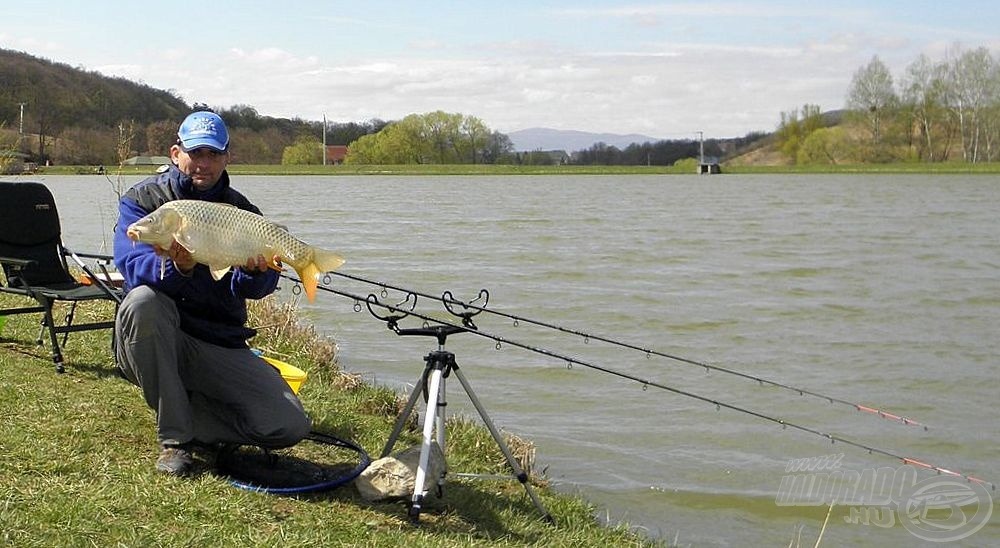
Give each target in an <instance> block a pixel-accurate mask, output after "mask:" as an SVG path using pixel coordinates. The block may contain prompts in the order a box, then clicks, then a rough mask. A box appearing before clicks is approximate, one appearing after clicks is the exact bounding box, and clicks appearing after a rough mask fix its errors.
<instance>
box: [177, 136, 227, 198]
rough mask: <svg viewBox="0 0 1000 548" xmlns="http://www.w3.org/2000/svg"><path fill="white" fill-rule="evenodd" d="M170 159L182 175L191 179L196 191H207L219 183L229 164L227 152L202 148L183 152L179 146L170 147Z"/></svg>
mask: <svg viewBox="0 0 1000 548" xmlns="http://www.w3.org/2000/svg"><path fill="white" fill-rule="evenodd" d="M170 158H171V159H172V160H173V161H174V163H175V164H177V168H178V169H180V170H181V172H182V173H184V174H185V175H187V176H188V177H191V180H192V181H194V186H195V188H197V189H198V190H208V189H210V188H212V187H213V186H215V183H217V182H219V177H222V172H223V171H224V170H225V169H226V165H228V164H229V152H228V151H226V152H218V151H215V150H212V149H210V148H206V147H202V148H196V149H194V150H189V151H187V152H184V149H182V148H181V147H180V146H179V145H174V146H172V147H170Z"/></svg>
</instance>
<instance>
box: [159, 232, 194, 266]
mask: <svg viewBox="0 0 1000 548" xmlns="http://www.w3.org/2000/svg"><path fill="white" fill-rule="evenodd" d="M153 250H154V251H156V254H157V255H160V256H165V257H169V258H170V260H171V261H172V262H173V263H174V268H176V269H177V270H179V271H180V273H181V274H190V273H191V271H192V270H194V265H196V264H197V262H196V261H195V260H194V258H193V257H192V256H191V252H190V251H188V250H187V249H184V246H182V245H181V244H179V243H177V240H174V241H173V243H171V244H170V248H169V249H163V248H162V247H160V246H158V245H155V244H154V245H153Z"/></svg>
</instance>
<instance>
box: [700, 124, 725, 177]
mask: <svg viewBox="0 0 1000 548" xmlns="http://www.w3.org/2000/svg"><path fill="white" fill-rule="evenodd" d="M717 173H722V168H721V167H719V159H718V158H715V157H711V156H709V157H707V158H706V157H705V132H704V131H699V132H698V175H714V174H717Z"/></svg>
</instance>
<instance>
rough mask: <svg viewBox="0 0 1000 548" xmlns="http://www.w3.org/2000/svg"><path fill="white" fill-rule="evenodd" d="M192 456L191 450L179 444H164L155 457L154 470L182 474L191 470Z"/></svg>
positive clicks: (174, 474)
mask: <svg viewBox="0 0 1000 548" xmlns="http://www.w3.org/2000/svg"><path fill="white" fill-rule="evenodd" d="M193 463H194V458H192V456H191V452H190V451H188V450H187V449H186V448H184V447H182V446H180V445H164V446H163V449H162V450H161V451H160V457H159V458H158V459H156V471H157V472H163V473H164V474H170V475H172V476H184V475H187V474H188V473H189V472H190V471H191V465H192V464H193Z"/></svg>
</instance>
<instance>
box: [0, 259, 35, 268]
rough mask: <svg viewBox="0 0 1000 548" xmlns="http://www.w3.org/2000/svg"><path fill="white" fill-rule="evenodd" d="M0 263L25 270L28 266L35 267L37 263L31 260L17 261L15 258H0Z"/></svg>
mask: <svg viewBox="0 0 1000 548" xmlns="http://www.w3.org/2000/svg"><path fill="white" fill-rule="evenodd" d="M0 263H3V264H9V265H11V266H16V267H17V268H27V267H29V266H35V265H37V264H38V261H35V260H31V259H17V258H15V257H0Z"/></svg>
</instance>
